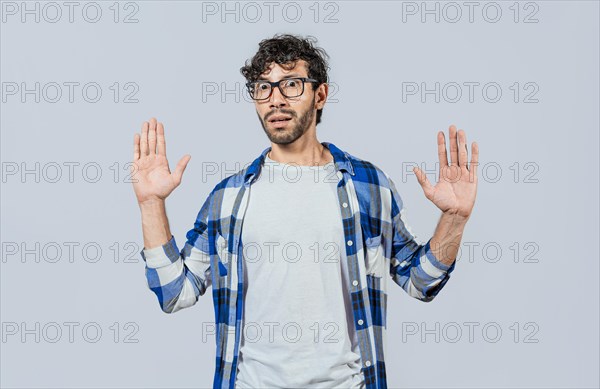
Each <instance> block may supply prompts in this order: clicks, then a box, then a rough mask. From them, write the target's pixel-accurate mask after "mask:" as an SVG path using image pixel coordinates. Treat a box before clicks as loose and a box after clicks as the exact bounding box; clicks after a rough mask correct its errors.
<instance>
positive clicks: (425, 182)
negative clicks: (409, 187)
mask: <svg viewBox="0 0 600 389" xmlns="http://www.w3.org/2000/svg"><path fill="white" fill-rule="evenodd" d="M413 172H414V173H415V175H416V176H417V180H418V181H419V184H420V185H421V188H423V192H425V196H426V197H427V198H429V193H431V190H432V187H431V183H430V182H429V179H427V175H426V174H425V173H423V171H422V170H421V169H419V168H418V167H416V166H415V167H414V168H413Z"/></svg>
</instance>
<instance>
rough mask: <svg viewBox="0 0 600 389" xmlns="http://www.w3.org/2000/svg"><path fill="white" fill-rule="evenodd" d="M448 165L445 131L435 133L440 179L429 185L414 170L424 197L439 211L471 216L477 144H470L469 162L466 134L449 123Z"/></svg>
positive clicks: (473, 202) (475, 175)
mask: <svg viewBox="0 0 600 389" xmlns="http://www.w3.org/2000/svg"><path fill="white" fill-rule="evenodd" d="M449 133H450V164H448V157H447V154H446V141H445V137H444V132H443V131H439V132H438V134H437V144H438V156H439V161H440V171H439V180H438V182H437V184H436V185H435V186H432V185H431V183H430V182H429V180H428V179H427V176H426V175H425V173H424V172H423V171H422V170H421V169H419V168H418V167H415V168H414V169H413V171H414V172H415V174H416V176H417V180H418V181H419V184H421V188H422V189H423V192H424V193H425V197H427V198H428V199H429V200H430V201H431V202H433V203H434V204H435V205H436V206H437V207H438V208H439V209H440V210H441V211H442V212H444V213H449V214H456V215H458V216H462V217H464V218H468V217H469V216H470V215H471V212H472V210H473V206H474V205H475V197H476V194H477V164H478V161H479V147H478V145H477V143H476V142H473V143H472V144H471V162H470V163H469V162H468V155H467V136H466V134H465V132H464V131H463V130H458V133H457V131H456V127H455V126H454V125H452V126H450V129H449Z"/></svg>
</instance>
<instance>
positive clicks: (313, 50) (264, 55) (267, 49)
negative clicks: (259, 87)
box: [240, 34, 329, 124]
mask: <svg viewBox="0 0 600 389" xmlns="http://www.w3.org/2000/svg"><path fill="white" fill-rule="evenodd" d="M316 42H317V39H316V38H315V37H313V36H310V35H308V36H307V37H306V38H302V37H300V36H296V35H291V34H275V35H274V36H273V38H269V39H263V40H262V41H261V42H260V43H259V45H258V51H257V52H256V54H255V55H254V57H252V58H251V59H249V60H247V61H246V63H245V66H243V67H241V68H240V72H241V73H242V75H243V76H244V77H245V78H246V81H247V82H251V81H256V80H258V78H259V77H260V75H261V74H262V73H263V72H264V71H265V70H266V69H267V68H268V66H269V65H270V64H271V63H272V62H275V63H277V64H279V65H280V66H281V67H283V68H284V69H286V70H287V69H292V68H293V67H294V66H295V65H296V62H297V61H298V60H300V59H302V60H305V61H306V62H307V63H308V69H307V71H308V77H309V78H314V79H315V80H317V81H318V82H315V83H311V85H312V88H313V90H316V89H317V88H318V87H319V85H321V84H323V83H327V82H328V76H327V70H328V69H329V66H328V64H327V60H328V59H329V55H327V53H326V52H325V50H323V49H322V48H320V47H316V46H315V45H314V43H316ZM322 114H323V109H319V110H317V115H316V116H317V122H316V124H319V123H320V122H321V115H322Z"/></svg>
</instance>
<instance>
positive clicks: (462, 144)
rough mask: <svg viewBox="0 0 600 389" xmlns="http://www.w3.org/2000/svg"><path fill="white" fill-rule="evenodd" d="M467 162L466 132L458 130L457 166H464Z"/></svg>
mask: <svg viewBox="0 0 600 389" xmlns="http://www.w3.org/2000/svg"><path fill="white" fill-rule="evenodd" d="M468 162H469V156H468V152H467V134H466V133H465V132H464V131H463V130H458V166H460V167H465V168H466V167H467V163H468Z"/></svg>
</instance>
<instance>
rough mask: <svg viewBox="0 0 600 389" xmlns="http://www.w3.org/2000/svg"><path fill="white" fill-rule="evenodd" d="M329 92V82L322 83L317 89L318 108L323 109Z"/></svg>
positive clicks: (316, 101)
mask: <svg viewBox="0 0 600 389" xmlns="http://www.w3.org/2000/svg"><path fill="white" fill-rule="evenodd" d="M328 94H329V84H327V83H325V84H321V85H319V87H318V88H317V90H316V91H315V106H316V108H317V109H323V107H324V106H325V102H326V101H327V95H328Z"/></svg>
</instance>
